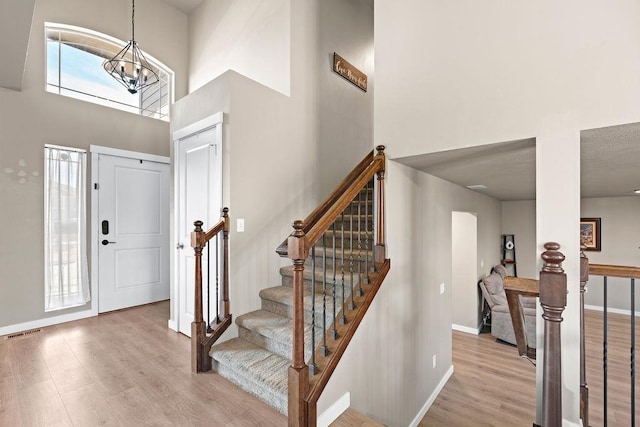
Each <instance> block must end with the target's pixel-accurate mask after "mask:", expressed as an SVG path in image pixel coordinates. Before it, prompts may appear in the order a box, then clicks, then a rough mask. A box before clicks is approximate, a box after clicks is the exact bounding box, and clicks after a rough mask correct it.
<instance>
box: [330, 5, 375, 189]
mask: <svg viewBox="0 0 640 427" xmlns="http://www.w3.org/2000/svg"><path fill="white" fill-rule="evenodd" d="M319 19H320V27H319V30H320V39H319V43H320V46H319V49H318V54H319V58H318V61H319V64H318V65H319V67H320V70H321V72H320V73H319V76H318V78H319V81H318V83H319V85H320V90H319V92H318V96H319V102H320V104H319V113H320V123H319V125H320V127H319V132H320V136H319V138H320V144H319V146H318V162H319V163H320V164H321V165H322V168H321V169H320V171H319V180H320V192H321V194H323V195H325V194H328V193H329V192H330V191H331V190H332V189H333V188H334V187H335V186H336V185H337V184H338V182H340V180H342V178H344V176H345V175H347V174H348V173H349V172H350V171H351V169H353V167H354V166H355V165H356V164H357V162H359V161H360V160H362V158H363V157H364V155H365V153H366V152H367V151H369V150H371V149H372V147H373V98H374V87H375V84H374V70H373V1H372V0H349V1H344V0H322V1H320V2H319ZM333 52H337V53H338V55H340V56H342V57H343V58H345V59H346V60H347V61H349V62H350V63H351V64H353V65H354V66H355V67H356V68H358V69H359V70H360V71H362V72H363V73H365V74H366V75H367V77H368V79H367V92H363V91H362V90H360V89H359V88H357V87H356V86H354V85H353V84H351V83H350V82H348V81H346V80H345V79H343V78H342V77H340V76H338V75H337V74H336V73H334V72H333V71H332V70H333Z"/></svg>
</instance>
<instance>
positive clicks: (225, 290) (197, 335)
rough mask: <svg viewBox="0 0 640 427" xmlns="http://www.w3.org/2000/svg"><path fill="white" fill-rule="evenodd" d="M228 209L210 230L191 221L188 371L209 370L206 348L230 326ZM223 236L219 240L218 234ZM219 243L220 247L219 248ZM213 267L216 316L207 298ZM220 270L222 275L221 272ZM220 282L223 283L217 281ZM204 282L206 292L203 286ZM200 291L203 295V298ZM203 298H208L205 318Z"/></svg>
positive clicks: (208, 296)
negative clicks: (192, 286) (192, 268)
mask: <svg viewBox="0 0 640 427" xmlns="http://www.w3.org/2000/svg"><path fill="white" fill-rule="evenodd" d="M230 224H231V222H230V220H229V209H228V208H224V209H222V219H220V221H219V222H218V223H217V224H216V225H214V226H213V227H211V229H210V230H209V231H204V230H203V229H202V225H203V222H202V221H196V222H194V225H195V230H194V231H193V232H192V233H191V246H192V247H193V249H194V251H195V263H196V264H195V290H194V311H193V313H194V315H193V322H192V323H191V371H192V372H204V371H209V370H211V358H210V357H209V354H208V353H209V349H210V348H211V345H212V344H213V343H214V342H215V341H216V340H217V339H218V338H220V336H221V335H222V333H223V332H224V331H225V330H227V328H228V327H229V326H230V325H231V313H230V311H229V227H230ZM221 236H222V241H220V237H221ZM221 246H222V248H221ZM203 251H204V252H205V253H206V257H207V263H206V266H207V272H206V273H207V280H206V282H205V281H203V278H202V274H203V272H202V253H203ZM212 264H213V265H214V266H215V267H214V272H213V276H214V277H213V279H214V281H215V300H214V301H215V308H214V310H215V311H214V313H215V318H214V319H213V320H211V319H210V313H211V310H210V307H209V301H210V300H211V297H210V293H211V273H212V272H211V269H212V268H211V267H212ZM220 264H222V265H220ZM220 270H222V274H221V273H220ZM220 282H222V283H220ZM204 285H206V291H205V289H204V288H203V286H204ZM203 294H204V295H206V297H205V298H203ZM203 299H204V300H205V301H207V321H206V322H205V321H204V314H203V312H204V310H203V303H202V301H203Z"/></svg>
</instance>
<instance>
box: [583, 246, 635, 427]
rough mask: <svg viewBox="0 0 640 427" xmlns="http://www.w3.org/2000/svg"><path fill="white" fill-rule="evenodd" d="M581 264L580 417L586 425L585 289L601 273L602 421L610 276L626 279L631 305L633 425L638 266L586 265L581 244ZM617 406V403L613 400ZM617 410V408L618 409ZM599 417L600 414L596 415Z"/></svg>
mask: <svg viewBox="0 0 640 427" xmlns="http://www.w3.org/2000/svg"><path fill="white" fill-rule="evenodd" d="M582 249H583V251H582V252H581V263H580V267H581V268H580V291H581V299H580V302H581V304H580V307H581V310H580V331H581V334H580V338H581V345H580V415H581V418H582V420H583V425H589V388H588V385H587V379H586V372H585V371H586V363H585V359H586V345H585V339H584V292H585V285H586V284H587V282H588V280H589V278H590V277H592V276H601V277H602V278H603V303H602V308H603V315H602V320H603V322H602V333H603V339H602V386H603V389H602V397H603V399H602V400H603V406H602V422H603V425H604V426H606V425H607V422H608V418H609V413H608V412H609V411H608V370H609V338H608V333H609V325H608V319H609V307H608V287H609V283H608V279H609V278H611V277H616V278H622V279H627V280H629V289H628V292H629V304H630V316H629V317H630V338H629V368H630V380H629V382H630V386H629V393H630V399H629V403H630V407H629V412H630V419H631V424H630V425H631V426H635V425H636V397H635V396H636V386H635V383H636V362H635V353H636V352H635V347H636V302H635V299H636V295H635V292H636V291H635V280H636V279H640V268H639V267H629V266H622V265H603V264H589V259H588V258H587V257H586V255H585V253H584V249H585V247H584V246H583V247H582ZM620 332H621V331H616V332H615V333H616V334H617V335H620ZM616 404H617V405H618V406H619V404H620V402H616ZM617 411H619V409H618V410H617ZM597 415H598V416H599V414H597ZM615 418H618V419H620V418H621V416H620V414H616V415H615Z"/></svg>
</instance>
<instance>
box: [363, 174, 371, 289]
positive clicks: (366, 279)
mask: <svg viewBox="0 0 640 427" xmlns="http://www.w3.org/2000/svg"><path fill="white" fill-rule="evenodd" d="M370 185H371V181H367V187H366V188H367V189H366V191H365V193H364V194H365V202H364V218H365V219H364V248H365V252H364V272H365V276H364V279H363V280H364V283H365V284H367V285H368V284H369V191H371V188H370Z"/></svg>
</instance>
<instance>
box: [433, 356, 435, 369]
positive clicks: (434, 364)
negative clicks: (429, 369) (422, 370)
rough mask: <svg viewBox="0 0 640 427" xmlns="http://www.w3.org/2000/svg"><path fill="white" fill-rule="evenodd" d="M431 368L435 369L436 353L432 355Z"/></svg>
mask: <svg viewBox="0 0 640 427" xmlns="http://www.w3.org/2000/svg"><path fill="white" fill-rule="evenodd" d="M433 369H436V355H435V354H434V355H433Z"/></svg>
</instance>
